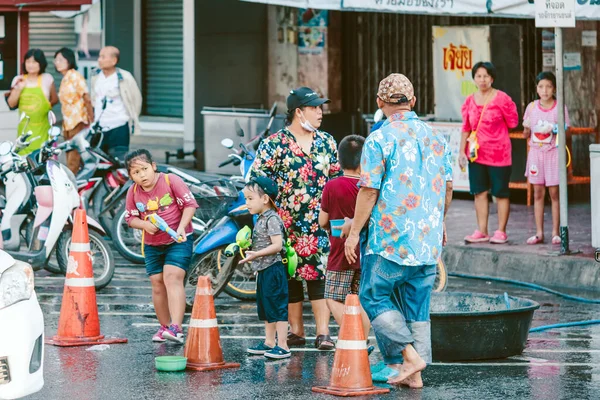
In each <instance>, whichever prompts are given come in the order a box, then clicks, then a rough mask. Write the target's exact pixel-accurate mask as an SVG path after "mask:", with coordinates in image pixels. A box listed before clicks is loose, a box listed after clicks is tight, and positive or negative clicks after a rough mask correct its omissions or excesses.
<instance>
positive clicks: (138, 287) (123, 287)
mask: <svg viewBox="0 0 600 400" xmlns="http://www.w3.org/2000/svg"><path fill="white" fill-rule="evenodd" d="M63 280H64V278H63ZM62 287H63V285H60V286H56V285H44V286H38V285H36V288H41V289H48V288H62ZM111 289H117V290H118V289H147V290H151V289H152V286H113V287H111ZM36 292H37V291H36ZM115 294H124V293H115Z"/></svg>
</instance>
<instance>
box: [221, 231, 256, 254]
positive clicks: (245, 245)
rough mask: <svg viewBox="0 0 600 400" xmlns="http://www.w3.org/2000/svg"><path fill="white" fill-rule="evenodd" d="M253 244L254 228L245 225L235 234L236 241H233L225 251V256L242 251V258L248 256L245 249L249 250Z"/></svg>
mask: <svg viewBox="0 0 600 400" xmlns="http://www.w3.org/2000/svg"><path fill="white" fill-rule="evenodd" d="M251 245H252V229H250V227H249V226H248V225H246V226H244V227H243V228H242V229H240V230H239V231H238V233H237V234H236V235H235V243H231V244H230V245H229V246H227V248H226V249H225V251H224V254H225V257H233V256H234V254H236V253H238V252H239V253H240V255H241V256H242V258H246V256H245V255H244V250H248V249H249V248H250V246H251Z"/></svg>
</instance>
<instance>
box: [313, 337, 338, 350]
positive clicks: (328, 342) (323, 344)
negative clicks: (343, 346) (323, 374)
mask: <svg viewBox="0 0 600 400" xmlns="http://www.w3.org/2000/svg"><path fill="white" fill-rule="evenodd" d="M315 347H316V348H317V349H319V350H333V349H334V348H335V343H334V342H333V340H332V339H331V337H330V336H329V335H319V336H317V338H316V339H315Z"/></svg>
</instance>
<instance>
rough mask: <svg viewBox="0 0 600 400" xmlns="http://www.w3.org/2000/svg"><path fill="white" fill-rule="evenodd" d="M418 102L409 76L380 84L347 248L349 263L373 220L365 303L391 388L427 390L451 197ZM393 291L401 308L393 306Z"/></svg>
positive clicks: (442, 151) (442, 152) (436, 143)
mask: <svg viewBox="0 0 600 400" xmlns="http://www.w3.org/2000/svg"><path fill="white" fill-rule="evenodd" d="M415 103H416V98H415V95H414V89H413V86H412V84H411V82H410V81H409V80H408V78H406V77H405V76H404V75H401V74H392V75H390V76H388V77H387V78H385V79H384V80H382V81H381V83H380V84H379V90H378V92H377V105H378V107H379V108H380V109H381V110H382V111H383V113H384V114H385V115H386V116H387V120H386V122H385V123H384V124H383V125H382V126H381V128H380V129H378V130H376V131H374V132H373V133H371V135H369V137H368V138H367V140H366V142H365V145H364V147H363V155H362V161H361V168H362V174H361V180H360V182H359V186H360V188H361V189H360V192H359V195H358V199H357V204H356V213H355V216H354V221H353V223H352V228H351V230H350V234H349V236H348V239H347V240H346V246H345V248H346V256H347V257H348V260H349V261H352V259H355V258H356V254H355V247H356V244H357V243H358V240H359V232H360V230H361V228H362V227H363V226H365V224H366V222H367V221H369V225H368V226H369V231H368V232H369V233H368V244H367V248H366V252H365V254H364V256H363V259H362V266H363V268H362V277H361V289H360V300H361V304H362V306H363V308H364V309H365V311H366V313H367V315H368V316H369V319H370V320H371V323H372V325H373V329H374V331H375V335H376V337H377V342H378V344H379V347H380V350H381V352H382V354H383V359H384V362H385V363H386V364H387V365H388V367H389V368H391V369H392V370H394V373H393V374H391V375H390V378H389V380H388V382H389V383H392V384H403V385H406V386H409V387H413V388H417V387H422V386H423V381H422V379H421V373H420V371H422V370H423V369H424V368H425V366H426V365H427V363H428V362H431V334H430V322H429V301H430V295H431V289H432V287H433V284H434V281H435V274H436V264H437V262H438V259H439V257H440V254H441V251H442V245H443V244H444V243H445V226H444V215H445V211H446V209H447V206H448V205H449V201H450V199H451V196H452V195H451V193H452V191H451V188H447V181H450V180H451V176H452V170H451V165H450V163H449V152H448V149H447V144H446V140H445V139H444V137H443V135H441V134H438V133H437V132H435V131H433V130H432V129H431V127H430V126H429V125H427V124H426V123H424V122H422V121H420V120H419V118H418V117H417V115H416V114H415V113H414V112H413V111H412V107H413V106H414V105H415ZM448 189H450V190H448ZM362 282H364V284H362ZM394 293H399V294H400V296H401V299H400V302H395V301H393V299H392V295H393V294H394ZM399 303H400V304H401V305H400V304H399Z"/></svg>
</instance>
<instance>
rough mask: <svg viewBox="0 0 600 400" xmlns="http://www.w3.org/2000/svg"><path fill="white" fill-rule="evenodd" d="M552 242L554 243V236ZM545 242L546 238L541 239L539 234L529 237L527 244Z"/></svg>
mask: <svg viewBox="0 0 600 400" xmlns="http://www.w3.org/2000/svg"><path fill="white" fill-rule="evenodd" d="M552 242H553V243H554V238H553V239H552ZM541 243H544V239H540V237H539V236H532V237H530V238H529V239H527V244H541Z"/></svg>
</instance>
